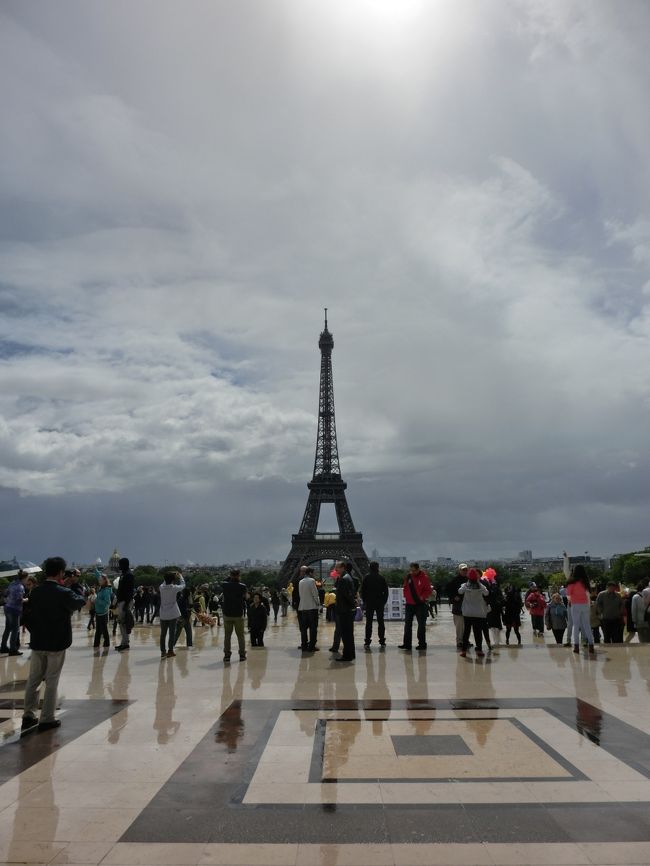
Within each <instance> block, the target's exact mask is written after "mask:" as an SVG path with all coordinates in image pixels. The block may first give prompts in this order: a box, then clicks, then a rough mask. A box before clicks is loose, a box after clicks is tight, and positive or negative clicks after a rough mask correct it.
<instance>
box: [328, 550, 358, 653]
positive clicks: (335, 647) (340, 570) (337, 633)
mask: <svg viewBox="0 0 650 866" xmlns="http://www.w3.org/2000/svg"><path fill="white" fill-rule="evenodd" d="M344 573H345V563H344V562H337V563H336V565H335V566H334V569H333V571H332V573H331V577H332V580H333V581H334V587H335V596H334V637H333V638H332V646H331V647H330V650H329V651H330V652H331V653H337V652H338V651H339V648H340V646H341V626H340V623H339V608H338V605H337V603H336V596H337V595H338V583H339V580H340V579H341V578H342V577H343V575H344ZM355 613H356V605H355Z"/></svg>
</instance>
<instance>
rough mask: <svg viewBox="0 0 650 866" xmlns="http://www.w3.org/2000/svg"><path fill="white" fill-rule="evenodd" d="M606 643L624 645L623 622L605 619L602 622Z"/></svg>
mask: <svg viewBox="0 0 650 866" xmlns="http://www.w3.org/2000/svg"><path fill="white" fill-rule="evenodd" d="M600 625H601V627H602V629H603V641H604V642H605V643H623V620H621V619H603V620H601V622H600Z"/></svg>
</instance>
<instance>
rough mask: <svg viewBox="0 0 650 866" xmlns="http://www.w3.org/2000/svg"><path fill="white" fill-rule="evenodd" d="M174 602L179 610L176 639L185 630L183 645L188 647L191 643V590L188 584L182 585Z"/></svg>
mask: <svg viewBox="0 0 650 866" xmlns="http://www.w3.org/2000/svg"><path fill="white" fill-rule="evenodd" d="M176 604H177V605H178V609H179V610H180V612H181V615H180V619H179V620H178V624H177V626H176V640H178V638H179V637H180V635H181V632H182V631H185V646H186V647H187V648H188V649H189V648H190V647H191V646H192V645H193V640H192V637H193V635H192V590H191V589H190V588H189V586H184V587H183V589H182V590H181V591H180V592H179V593H178V596H177V598H176Z"/></svg>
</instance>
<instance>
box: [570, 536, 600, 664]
mask: <svg viewBox="0 0 650 866" xmlns="http://www.w3.org/2000/svg"><path fill="white" fill-rule="evenodd" d="M562 566H563V569H564V576H565V577H566V579H567V582H566V591H567V596H568V597H569V604H570V606H571V617H572V621H573V652H574V653H579V652H580V632H581V631H582V634H583V635H584V637H585V639H586V641H587V643H588V644H589V655H594V654H595V650H594V635H593V632H592V630H591V625H590V617H589V593H590V589H591V587H590V585H589V577H588V575H587V571H586V569H585V567H584V565H582V564H581V563H578V564H577V565H575V566H574V567H573V570H571V566H570V564H569V556H568V554H567V552H566V550H565V551H564V554H563V562H562Z"/></svg>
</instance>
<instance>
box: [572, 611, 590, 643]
mask: <svg viewBox="0 0 650 866" xmlns="http://www.w3.org/2000/svg"><path fill="white" fill-rule="evenodd" d="M570 610H571V615H572V617H573V643H574V645H575V644H579V643H580V632H581V631H582V633H583V635H584V636H585V639H586V641H587V643H588V644H589V645H590V646H593V645H594V633H593V632H592V630H591V624H590V622H589V620H590V619H591V616H590V611H589V605H588V604H572V605H571V607H570Z"/></svg>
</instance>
